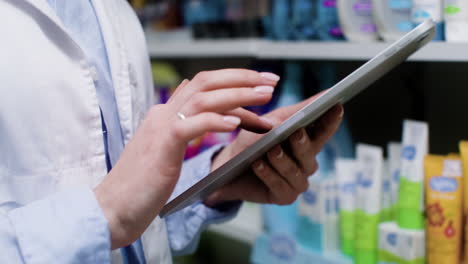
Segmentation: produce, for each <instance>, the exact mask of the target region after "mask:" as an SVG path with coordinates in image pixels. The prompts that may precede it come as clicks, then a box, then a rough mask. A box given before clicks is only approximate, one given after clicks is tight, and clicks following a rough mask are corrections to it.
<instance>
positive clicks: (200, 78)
mask: <svg viewBox="0 0 468 264" xmlns="http://www.w3.org/2000/svg"><path fill="white" fill-rule="evenodd" d="M210 75H211V74H210V72H209V71H201V72H199V73H197V75H195V77H194V78H193V80H194V81H195V82H197V83H199V84H201V85H203V84H206V83H208V81H209V80H210Z"/></svg>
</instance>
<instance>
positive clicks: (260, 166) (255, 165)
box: [254, 161, 263, 171]
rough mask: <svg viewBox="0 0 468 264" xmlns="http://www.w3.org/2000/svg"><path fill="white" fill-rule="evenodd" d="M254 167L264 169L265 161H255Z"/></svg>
mask: <svg viewBox="0 0 468 264" xmlns="http://www.w3.org/2000/svg"><path fill="white" fill-rule="evenodd" d="M254 168H255V169H256V170H259V171H261V170H263V162H261V161H257V162H255V163H254Z"/></svg>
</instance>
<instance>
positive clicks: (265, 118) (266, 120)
mask: <svg viewBox="0 0 468 264" xmlns="http://www.w3.org/2000/svg"><path fill="white" fill-rule="evenodd" d="M260 119H261V120H262V121H263V122H266V123H268V124H270V125H272V126H275V122H273V120H272V119H270V118H268V117H263V116H262V117H260Z"/></svg>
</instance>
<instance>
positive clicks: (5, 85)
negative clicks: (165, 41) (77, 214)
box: [0, 0, 171, 263]
mask: <svg viewBox="0 0 468 264" xmlns="http://www.w3.org/2000/svg"><path fill="white" fill-rule="evenodd" d="M64 1H65V0H64ZM93 4H94V6H95V9H96V13H97V16H98V19H99V22H100V24H101V27H102V32H103V36H104V40H105V43H106V46H107V52H108V56H109V60H110V68H111V74H112V78H113V83H114V88H115V94H116V100H117V104H118V111H119V115H120V121H121V127H122V130H123V136H124V140H125V143H126V142H128V140H129V139H130V138H131V137H132V135H133V134H134V132H135V130H136V129H137V127H138V125H139V123H140V122H141V120H142V119H143V117H144V115H145V113H146V112H147V110H148V109H149V107H150V106H151V105H153V103H154V91H153V88H152V87H153V86H152V77H151V71H150V64H149V58H148V53H147V48H146V43H145V38H144V34H143V31H142V29H141V26H140V24H139V22H138V20H137V18H136V16H135V14H134V13H133V11H132V9H131V8H130V6H129V5H128V3H127V2H126V1H124V0H93ZM0 18H1V21H2V23H1V24H0V36H1V38H0V39H1V44H0V80H1V82H0V126H4V127H0V131H2V133H4V134H2V135H0V204H5V203H9V202H10V203H11V202H13V203H17V204H19V205H26V204H28V203H31V202H32V201H35V200H38V199H41V198H44V197H46V196H48V195H50V194H52V193H55V192H57V191H59V190H61V189H64V188H66V187H69V186H73V185H87V186H91V187H94V186H96V185H97V184H98V183H99V182H101V180H102V179H103V178H104V177H105V175H106V174H107V173H106V163H105V152H104V146H103V137H102V127H101V117H100V112H99V106H98V99H97V95H96V89H95V86H94V81H93V78H95V76H94V75H93V69H91V68H90V67H89V66H88V65H89V64H88V62H87V59H86V57H85V55H84V53H83V51H82V50H81V49H80V47H79V46H78V45H77V44H76V43H75V42H74V40H73V39H72V38H71V37H70V35H69V34H67V32H66V31H65V30H64V27H63V26H62V25H61V22H60V21H59V19H58V17H57V16H56V15H55V13H54V11H53V10H52V9H51V8H50V7H49V5H48V3H47V2H46V0H0ZM13 159H14V162H13ZM0 210H2V209H1V207H0ZM3 210H5V209H3ZM142 241H143V245H144V250H145V256H146V259H147V261H148V263H170V262H171V255H170V251H169V246H168V240H167V232H166V227H165V225H164V222H163V221H161V220H160V219H159V218H158V219H156V220H155V221H154V222H153V224H152V225H151V226H150V227H149V228H148V230H147V231H146V232H145V234H144V235H143V237H142ZM112 256H113V263H119V262H121V261H122V260H121V256H120V253H119V251H114V252H113V255H112Z"/></svg>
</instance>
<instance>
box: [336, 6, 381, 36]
mask: <svg viewBox="0 0 468 264" xmlns="http://www.w3.org/2000/svg"><path fill="white" fill-rule="evenodd" d="M337 4H338V15H339V18H340V26H341V29H342V30H343V34H344V35H345V37H346V39H347V40H349V41H351V42H375V41H377V40H378V37H379V36H378V35H377V27H376V26H375V23H374V19H373V17H372V2H371V0H337Z"/></svg>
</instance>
